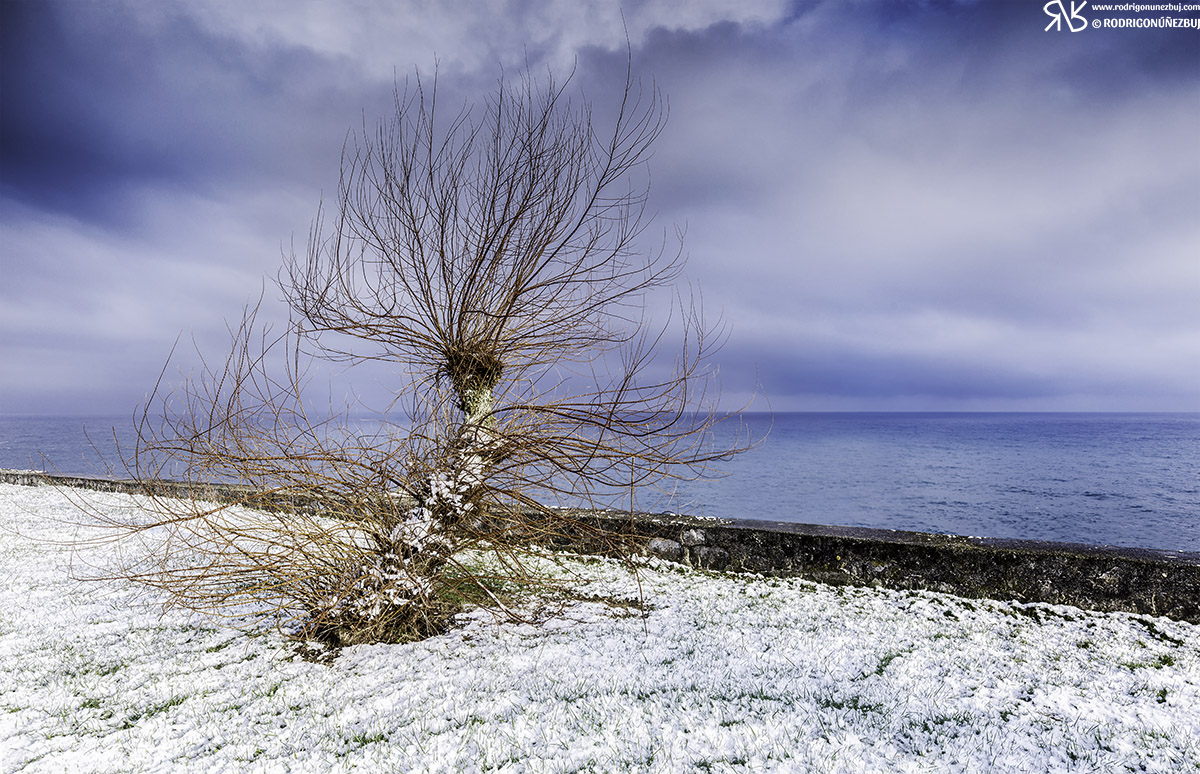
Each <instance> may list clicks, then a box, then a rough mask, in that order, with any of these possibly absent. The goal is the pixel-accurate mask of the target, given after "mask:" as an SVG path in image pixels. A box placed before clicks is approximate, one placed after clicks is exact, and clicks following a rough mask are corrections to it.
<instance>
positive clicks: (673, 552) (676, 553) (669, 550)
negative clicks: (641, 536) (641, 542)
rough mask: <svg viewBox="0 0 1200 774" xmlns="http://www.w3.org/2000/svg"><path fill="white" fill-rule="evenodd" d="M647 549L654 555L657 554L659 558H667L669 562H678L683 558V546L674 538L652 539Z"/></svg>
mask: <svg viewBox="0 0 1200 774" xmlns="http://www.w3.org/2000/svg"><path fill="white" fill-rule="evenodd" d="M646 550H647V551H649V552H650V554H651V555H652V556H657V557H658V558H659V559H666V560H667V561H668V562H678V561H681V560H682V559H683V546H681V545H679V543H677V542H676V541H674V540H667V539H666V538H654V539H652V540H651V541H650V543H649V544H648V545H647V546H646Z"/></svg>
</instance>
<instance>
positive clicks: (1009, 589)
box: [0, 470, 1200, 623]
mask: <svg viewBox="0 0 1200 774" xmlns="http://www.w3.org/2000/svg"><path fill="white" fill-rule="evenodd" d="M0 482H3V483H10V484H25V485H33V486H36V485H56V486H70V487H84V488H90V489H100V490H103V491H120V492H131V493H145V492H147V491H153V492H154V493H155V494H159V495H167V496H180V497H200V498H202V499H212V500H224V501H229V500H242V499H245V496H246V492H245V490H240V489H238V488H237V487H205V488H202V489H195V488H191V487H188V486H187V485H185V484H179V483H174V482H154V483H152V484H150V485H145V484H141V483H138V482H128V481H118V480H114V479H92V478H81V477H71V476H51V475H47V474H42V473H33V472H29V471H3V470H0ZM566 515H569V516H570V517H572V518H573V519H575V520H576V521H577V522H578V525H579V528H578V529H577V530H575V531H574V532H573V533H572V534H571V535H563V534H562V533H561V531H558V530H556V531H555V533H554V534H555V535H556V537H554V538H553V539H552V540H548V541H546V542H549V544H550V545H552V546H554V547H558V548H564V549H569V550H574V551H579V552H584V553H596V552H606V551H611V550H612V548H613V545H614V543H613V540H612V538H613V537H614V536H617V537H620V538H621V539H622V543H623V545H624V546H626V547H627V548H629V549H632V550H634V551H638V552H641V553H646V554H650V555H654V556H658V557H660V558H662V559H665V560H668V561H672V562H679V563H682V564H685V565H689V566H692V567H697V568H700V569H707V570H727V571H734V572H755V573H761V574H769V575H787V576H796V577H801V578H807V579H809V580H813V581H817V582H821V583H831V584H850V585H859V586H878V587H884V588H893V589H928V590H932V591H942V592H947V593H950V594H957V595H959V596H964V597H973V598H991V599H1013V600H1019V601H1023V602H1047V603H1051V604H1064V605H1074V606H1076V607H1081V608H1085V609H1089V610H1101V611H1126V612H1132V613H1146V614H1151V615H1163V616H1168V617H1171V618H1176V619H1180V620H1185V621H1191V622H1193V623H1200V554H1197V553H1182V552H1171V551H1155V550H1148V549H1131V548H1116V547H1106V546H1090V545H1082V544H1073V543H1047V542H1037V541H1025V540H998V539H992V538H968V537H958V536H954V535H934V534H928V533H923V532H902V531H897V530H878V529H864V528H854V527H829V526H821V525H814V524H793V523H789V522H768V521H753V520H743V519H736V520H734V519H698V518H694V517H687V516H674V515H672V516H664V515H655V514H644V513H635V514H629V513H617V512H612V511H569V512H567V514H566ZM529 534H530V539H533V540H538V539H539V537H538V535H539V532H538V530H536V528H534V529H531V530H530V531H529Z"/></svg>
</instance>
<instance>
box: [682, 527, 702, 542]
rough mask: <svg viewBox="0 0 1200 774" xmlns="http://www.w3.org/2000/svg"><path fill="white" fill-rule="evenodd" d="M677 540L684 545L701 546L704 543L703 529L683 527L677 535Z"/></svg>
mask: <svg viewBox="0 0 1200 774" xmlns="http://www.w3.org/2000/svg"><path fill="white" fill-rule="evenodd" d="M679 542H681V543H683V544H684V545H685V546H702V545H704V543H705V537H704V530H702V529H685V530H684V531H683V532H682V533H681V534H680V536H679Z"/></svg>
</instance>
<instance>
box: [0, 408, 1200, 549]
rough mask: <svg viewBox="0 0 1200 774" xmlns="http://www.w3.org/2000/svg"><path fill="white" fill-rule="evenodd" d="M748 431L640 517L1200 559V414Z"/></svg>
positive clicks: (17, 458)
mask: <svg viewBox="0 0 1200 774" xmlns="http://www.w3.org/2000/svg"><path fill="white" fill-rule="evenodd" d="M741 421H742V423H743V428H744V429H745V430H747V431H748V432H749V434H750V436H751V437H752V438H753V439H756V440H757V439H761V442H760V443H759V444H758V445H757V446H756V447H755V448H753V449H751V450H750V451H748V452H746V453H744V454H742V455H740V456H738V457H737V458H735V459H734V460H732V461H730V462H727V463H724V464H723V465H722V466H721V467H722V469H723V471H724V473H725V475H724V477H722V478H719V479H716V480H712V481H704V482H689V483H683V484H680V485H678V486H676V487H673V488H671V489H669V490H666V491H664V492H643V493H640V494H639V496H638V497H639V499H638V501H637V502H636V506H637V507H638V508H643V509H647V510H655V511H673V512H678V513H691V514H697V515H705V516H718V517H731V518H749V519H766V520H773V521H792V522H806V523H812V524H833V525H842V526H862V527H880V528H886V529H904V530H918V531H923V532H939V533H947V534H958V535H978V536H987V537H1000V538H1020V539H1031V540H1056V541H1067V542H1079V543H1093V544H1101V545H1118V546H1137V547H1144V548H1158V549H1167V550H1180V551H1200V414H1044V413H1030V414H1024V413H996V414H988V413H965V414H964V413H954V414H949V413H948V414H939V413H782V414H775V415H773V416H769V415H763V414H748V415H745V416H744V417H743V418H742V420H741ZM114 428H116V429H115V435H116V440H117V441H119V442H120V443H121V445H122V446H123V447H126V448H132V446H131V444H132V441H133V433H132V428H131V425H130V421H129V419H128V418H127V417H125V418H122V417H93V418H88V419H80V418H70V419H65V418H53V417H40V418H11V417H10V418H4V417H0V467H2V468H35V469H46V470H58V471H60V472H64V473H75V474H97V473H105V472H106V471H107V468H106V466H105V464H104V462H103V461H102V458H104V459H107V460H108V461H109V462H111V463H113V465H114V468H115V470H114V472H115V473H116V474H117V475H120V474H121V472H122V469H121V468H120V465H119V460H118V455H117V454H116V444H115V443H114ZM733 429H734V427H733V425H732V423H730V424H729V426H726V427H724V428H723V429H722V430H720V431H718V432H719V434H720V433H730V432H732V431H733ZM722 437H723V436H720V435H718V438H717V439H716V440H717V442H718V443H719V442H720V441H721V438H722ZM43 455H44V457H43Z"/></svg>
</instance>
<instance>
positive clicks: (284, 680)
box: [0, 485, 1200, 772]
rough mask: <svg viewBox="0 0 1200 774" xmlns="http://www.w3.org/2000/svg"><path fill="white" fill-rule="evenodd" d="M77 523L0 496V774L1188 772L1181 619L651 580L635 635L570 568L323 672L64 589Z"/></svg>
mask: <svg viewBox="0 0 1200 774" xmlns="http://www.w3.org/2000/svg"><path fill="white" fill-rule="evenodd" d="M85 496H86V497H87V498H89V500H90V501H91V502H93V503H96V504H99V505H101V506H102V507H104V508H110V509H119V508H130V507H134V503H135V501H134V499H133V498H131V497H129V496H126V495H111V494H98V493H90V492H89V493H86V495H85ZM77 519H78V515H77V514H76V513H75V512H74V511H73V510H72V508H71V506H70V503H69V501H68V500H67V498H66V497H64V495H63V494H62V493H60V492H58V491H56V490H54V489H51V488H25V487H16V486H8V485H0V570H2V571H3V582H0V770H3V771H28V772H63V771H69V772H100V771H104V772H134V771H161V772H189V771H212V772H224V771H231V772H233V771H236V772H241V771H303V772H317V771H348V770H352V769H360V770H362V771H446V772H471V771H512V772H572V771H664V772H667V771H788V772H792V771H801V772H804V771H814V772H825V771H845V772H867V771H870V772H878V771H928V772H947V771H980V772H984V771H987V772H992V771H1013V772H1043V771H1079V772H1083V771H1106V772H1107V771H1121V770H1132V771H1162V772H1181V771H1198V770H1200V627H1197V626H1194V625H1189V624H1185V623H1179V622H1174V621H1169V620H1166V619H1162V618H1151V617H1145V616H1135V615H1126V614H1096V613H1088V612H1083V611H1080V610H1077V609H1074V608H1067V607H1054V606H1047V605H1020V604H1014V603H1007V602H991V601H978V600H976V601H969V600H963V599H959V598H956V597H951V596H946V595H942V594H934V593H925V592H920V593H917V592H896V591H880V590H865V589H851V588H833V587H827V586H821V585H816V584H812V583H807V582H803V581H798V580H779V579H769V578H758V577H748V576H736V575H718V574H711V573H696V572H685V571H683V570H681V569H680V568H676V567H673V566H671V565H667V564H663V563H659V562H657V561H655V562H648V563H647V565H646V566H645V568H644V569H643V571H642V572H641V573H640V582H641V591H642V594H643V595H644V599H645V601H646V604H647V607H648V611H647V613H646V614H645V615H644V616H643V614H642V613H641V612H639V611H638V609H637V607H636V606H631V605H629V604H624V602H626V601H636V600H637V599H638V594H639V591H638V582H637V580H636V579H635V578H634V577H633V576H632V575H631V574H629V573H628V572H627V571H626V570H624V569H622V568H621V567H620V566H619V565H617V564H615V563H612V562H608V561H600V560H594V559H593V560H589V561H580V562H578V563H577V564H576V566H575V570H576V571H577V572H578V573H579V578H580V580H581V582H583V583H584V584H585V585H584V587H583V588H582V590H581V595H583V596H586V597H591V598H592V599H593V601H581V602H577V603H575V604H574V605H573V606H572V607H570V608H569V609H568V610H567V612H566V615H565V616H561V617H557V618H553V619H550V620H547V621H544V622H543V623H540V624H537V625H531V624H511V623H502V624H497V623H495V622H493V621H492V620H491V619H489V618H488V617H486V616H485V615H483V614H481V613H475V614H472V615H467V616H465V617H464V620H463V621H462V625H461V626H460V627H459V628H456V629H455V630H453V631H451V632H450V633H448V634H445V635H442V636H439V637H435V638H432V639H429V640H426V641H424V642H419V643H414V644H408V645H386V646H384V645H376V646H360V647H355V648H351V649H348V650H346V651H344V652H343V654H342V656H341V657H340V658H338V659H336V660H335V661H333V662H332V664H330V665H321V664H317V663H311V662H308V661H304V660H302V659H299V658H294V657H293V656H294V653H295V652H296V647H297V646H296V644H295V643H292V642H289V641H288V640H286V639H284V638H283V637H282V636H280V635H278V634H276V633H274V632H273V631H264V632H262V633H257V634H246V633H244V632H240V631H236V630H233V629H229V628H225V627H221V626H218V625H217V624H214V623H213V622H211V621H207V620H204V619H199V618H196V617H194V616H191V615H189V614H186V613H181V612H168V613H166V614H165V615H160V613H159V610H158V608H157V607H155V606H154V604H153V603H154V602H155V600H154V599H153V598H152V597H151V598H150V599H147V596H146V593H145V592H144V591H142V590H139V589H137V588H135V587H133V586H128V585H122V584H107V585H101V584H97V583H77V582H75V581H72V580H71V577H70V576H71V575H72V573H73V570H72V568H73V567H74V568H76V569H75V573H76V574H78V573H79V572H82V571H81V570H79V569H78V568H80V567H84V566H86V565H88V564H96V563H102V562H103V560H104V552H105V551H110V550H111V547H105V546H91V547H88V546H84V547H79V548H76V549H74V550H72V549H71V548H69V547H66V546H64V545H62V544H55V543H51V542H46V540H45V539H47V538H49V539H53V538H70V537H72V535H73V534H74V533H73V531H72V530H70V529H68V528H66V527H64V526H63V524H61V523H59V522H60V520H65V521H71V520H77ZM81 536H85V535H81ZM34 538H42V540H37V539H34ZM72 562H74V564H72Z"/></svg>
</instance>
